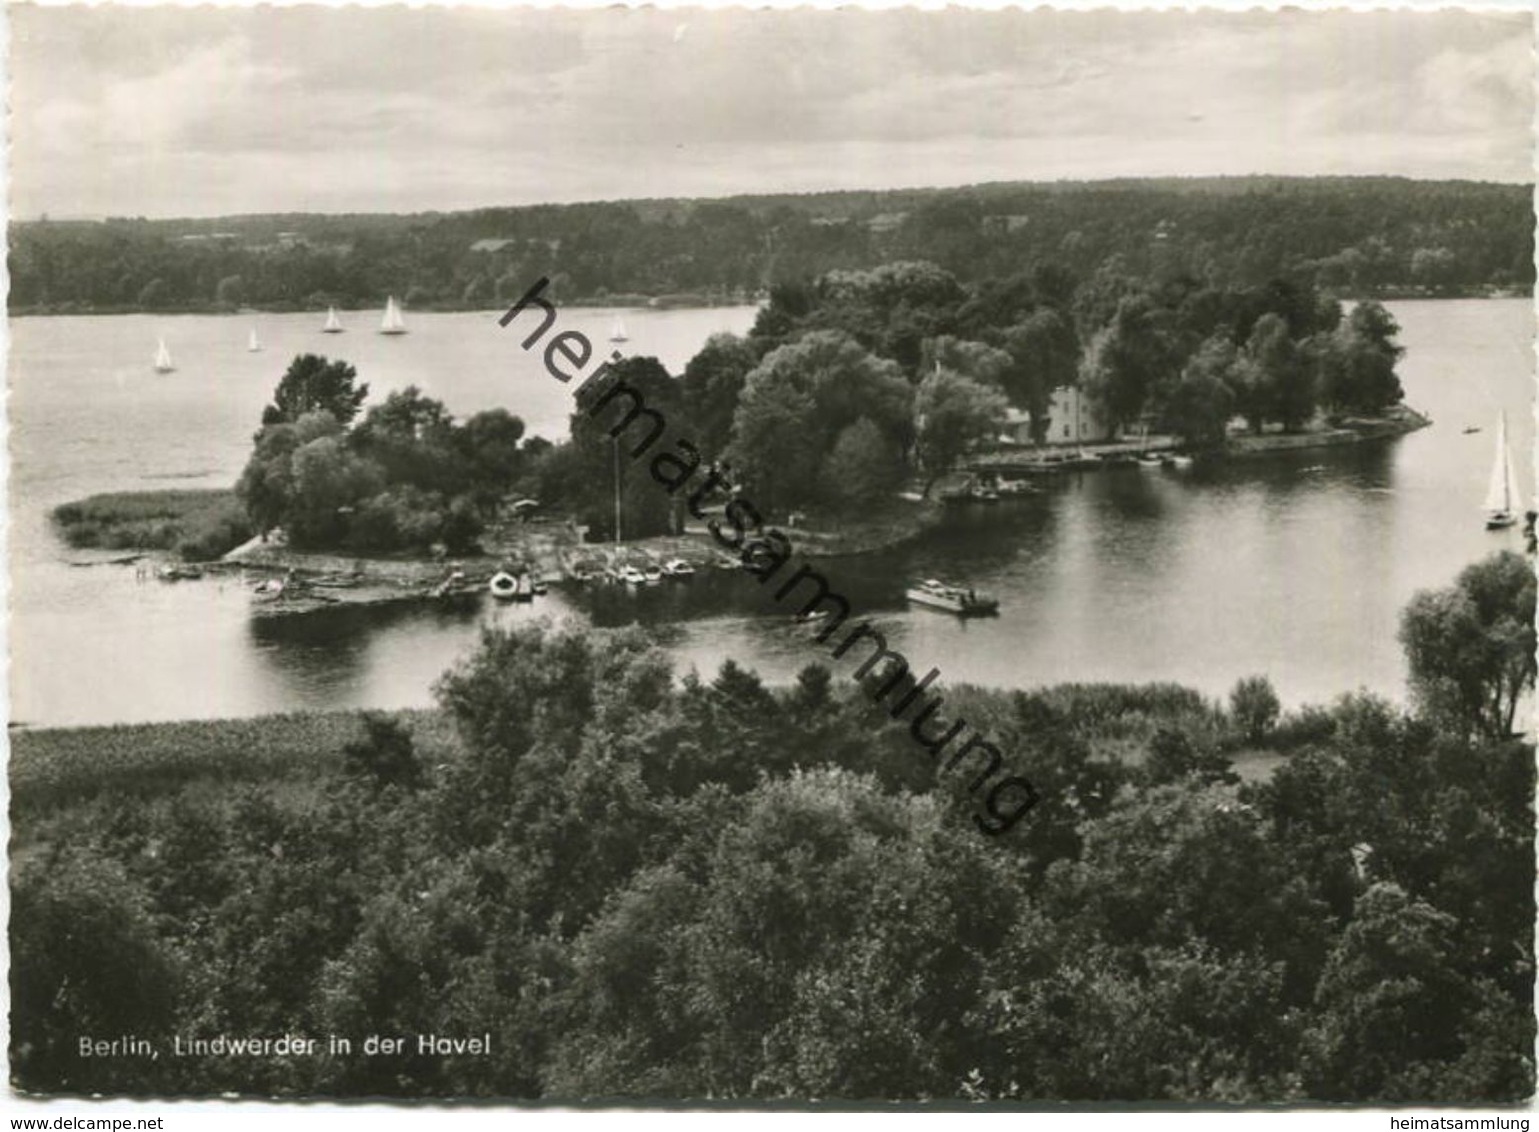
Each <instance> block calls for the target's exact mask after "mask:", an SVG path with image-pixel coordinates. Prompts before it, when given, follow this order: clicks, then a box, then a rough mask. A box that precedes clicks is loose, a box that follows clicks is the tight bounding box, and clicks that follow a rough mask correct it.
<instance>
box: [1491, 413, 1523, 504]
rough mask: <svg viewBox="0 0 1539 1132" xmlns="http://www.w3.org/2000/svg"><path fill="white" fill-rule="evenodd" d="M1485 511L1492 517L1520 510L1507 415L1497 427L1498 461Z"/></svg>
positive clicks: (1494, 465) (1492, 474) (1492, 467)
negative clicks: (1508, 436) (1508, 434)
mask: <svg viewBox="0 0 1539 1132" xmlns="http://www.w3.org/2000/svg"><path fill="white" fill-rule="evenodd" d="M1485 509H1486V510H1487V511H1489V512H1490V513H1491V514H1492V515H1513V514H1516V512H1517V510H1518V492H1517V477H1515V476H1514V475H1513V474H1512V453H1511V451H1510V450H1509V449H1508V447H1507V415H1506V414H1505V413H1503V414H1502V416H1501V419H1500V421H1498V423H1497V426H1496V459H1495V460H1494V461H1493V462H1492V464H1491V482H1490V484H1489V486H1488V487H1487V489H1486V503H1485Z"/></svg>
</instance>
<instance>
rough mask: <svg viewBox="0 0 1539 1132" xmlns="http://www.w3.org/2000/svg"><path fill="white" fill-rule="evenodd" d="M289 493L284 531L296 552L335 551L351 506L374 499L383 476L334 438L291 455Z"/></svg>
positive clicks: (369, 462)
mask: <svg viewBox="0 0 1539 1132" xmlns="http://www.w3.org/2000/svg"><path fill="white" fill-rule="evenodd" d="M291 468H292V474H293V493H292V495H291V496H290V499H289V505H288V508H287V511H286V513H285V515H284V524H283V525H284V528H285V529H286V530H287V531H288V534H289V539H290V541H291V542H292V543H293V544H294V545H295V546H296V547H304V546H312V547H323V546H334V545H335V544H336V543H337V542H339V541H340V540H341V539H342V537H343V536H344V535H345V534H346V533H347V529H348V526H349V523H348V515H349V513H350V512H351V510H352V509H353V508H354V506H355V505H356V504H358V503H360V502H361V501H363V500H365V499H367V498H368V497H369V496H371V495H375V494H377V493H378V492H379V491H380V489H381V488H382V487H383V486H384V478H385V477H384V474H383V473H382V472H381V470H380V468H379V466H378V465H377V464H375V463H373V462H372V461H369V460H364V459H361V458H360V457H358V456H355V455H354V454H353V453H352V452H350V451H349V450H348V448H347V446H346V445H345V443H344V442H343V439H342V438H341V437H339V436H323V437H321V438H320V439H319V440H312V441H310V442H309V443H308V444H305V445H302V446H301V447H299V448H298V449H296V450H295V452H294V455H293V457H292V460H291Z"/></svg>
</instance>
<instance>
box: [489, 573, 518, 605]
mask: <svg viewBox="0 0 1539 1132" xmlns="http://www.w3.org/2000/svg"><path fill="white" fill-rule="evenodd" d="M486 588H487V589H489V590H490V591H491V592H492V596H493V597H494V598H496V599H497V600H498V601H512V600H513V599H514V598H515V597H516V596H518V579H517V578H515V577H514V576H513V575H512V574H509V573H508V572H507V571H506V570H498V571H497V572H496V573H495V574H493V575H492V577H491V581H489V582H487V583H486Z"/></svg>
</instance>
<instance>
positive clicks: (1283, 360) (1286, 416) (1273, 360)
mask: <svg viewBox="0 0 1539 1132" xmlns="http://www.w3.org/2000/svg"><path fill="white" fill-rule="evenodd" d="M1245 355H1246V360H1247V361H1248V362H1249V364H1250V365H1251V366H1252V367H1254V373H1255V376H1256V380H1257V382H1258V384H1259V385H1260V387H1261V397H1260V404H1261V406H1263V412H1264V413H1265V415H1267V416H1272V417H1275V418H1276V419H1277V420H1278V421H1280V422H1281V423H1282V426H1283V428H1284V429H1285V430H1286V431H1288V432H1294V431H1297V430H1298V428H1299V427H1300V426H1301V425H1303V424H1304V423H1306V422H1307V421H1308V420H1309V418H1310V417H1311V416H1313V415H1314V411H1315V382H1314V373H1313V371H1312V367H1311V366H1310V364H1309V361H1308V359H1307V358H1305V357H1304V356H1303V354H1302V353H1301V352H1300V350H1299V348H1298V345H1297V343H1295V342H1294V340H1293V339H1292V337H1291V336H1290V335H1289V330H1288V323H1287V322H1286V321H1284V319H1283V317H1282V316H1281V315H1279V314H1274V313H1268V314H1264V315H1262V316H1261V317H1260V318H1259V319H1257V320H1256V325H1255V326H1254V327H1253V328H1252V330H1251V333H1250V339H1249V340H1248V341H1247V342H1246V344H1245ZM1254 426H1255V422H1254V421H1253V422H1252V427H1254Z"/></svg>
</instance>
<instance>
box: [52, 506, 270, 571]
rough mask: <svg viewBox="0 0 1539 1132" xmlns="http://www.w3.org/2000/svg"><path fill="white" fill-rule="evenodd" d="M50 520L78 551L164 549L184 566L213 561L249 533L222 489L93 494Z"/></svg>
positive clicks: (242, 513)
mask: <svg viewBox="0 0 1539 1132" xmlns="http://www.w3.org/2000/svg"><path fill="white" fill-rule="evenodd" d="M53 521H54V526H55V527H56V528H57V529H58V531H59V534H60V536H61V537H62V538H63V539H64V541H65V542H66V543H68V544H69V545H70V546H72V547H75V548H77V549H86V548H92V549H100V550H169V551H172V552H173V553H175V554H177V555H178V556H179V557H181V558H183V559H185V560H187V561H189V562H204V561H208V560H210V559H214V558H218V557H219V556H220V555H222V554H224V553H225V552H226V551H228V550H230V549H231V548H233V547H236V546H239V545H240V544H241V543H243V542H245V541H246V540H247V539H249V538H250V537H251V536H252V534H253V533H254V532H253V530H252V527H251V524H250V522H249V521H248V520H247V518H246V513H245V510H244V509H243V508H242V507H241V505H240V502H239V500H237V499H236V498H235V493H234V492H233V491H231V490H229V489H224V488H203V489H197V490H181V491H122V492H111V493H108V494H105V495H93V496H90V497H89V498H86V499H81V500H77V501H75V502H73V503H63V504H60V505H59V506H58V507H55V508H54V510H53Z"/></svg>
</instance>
